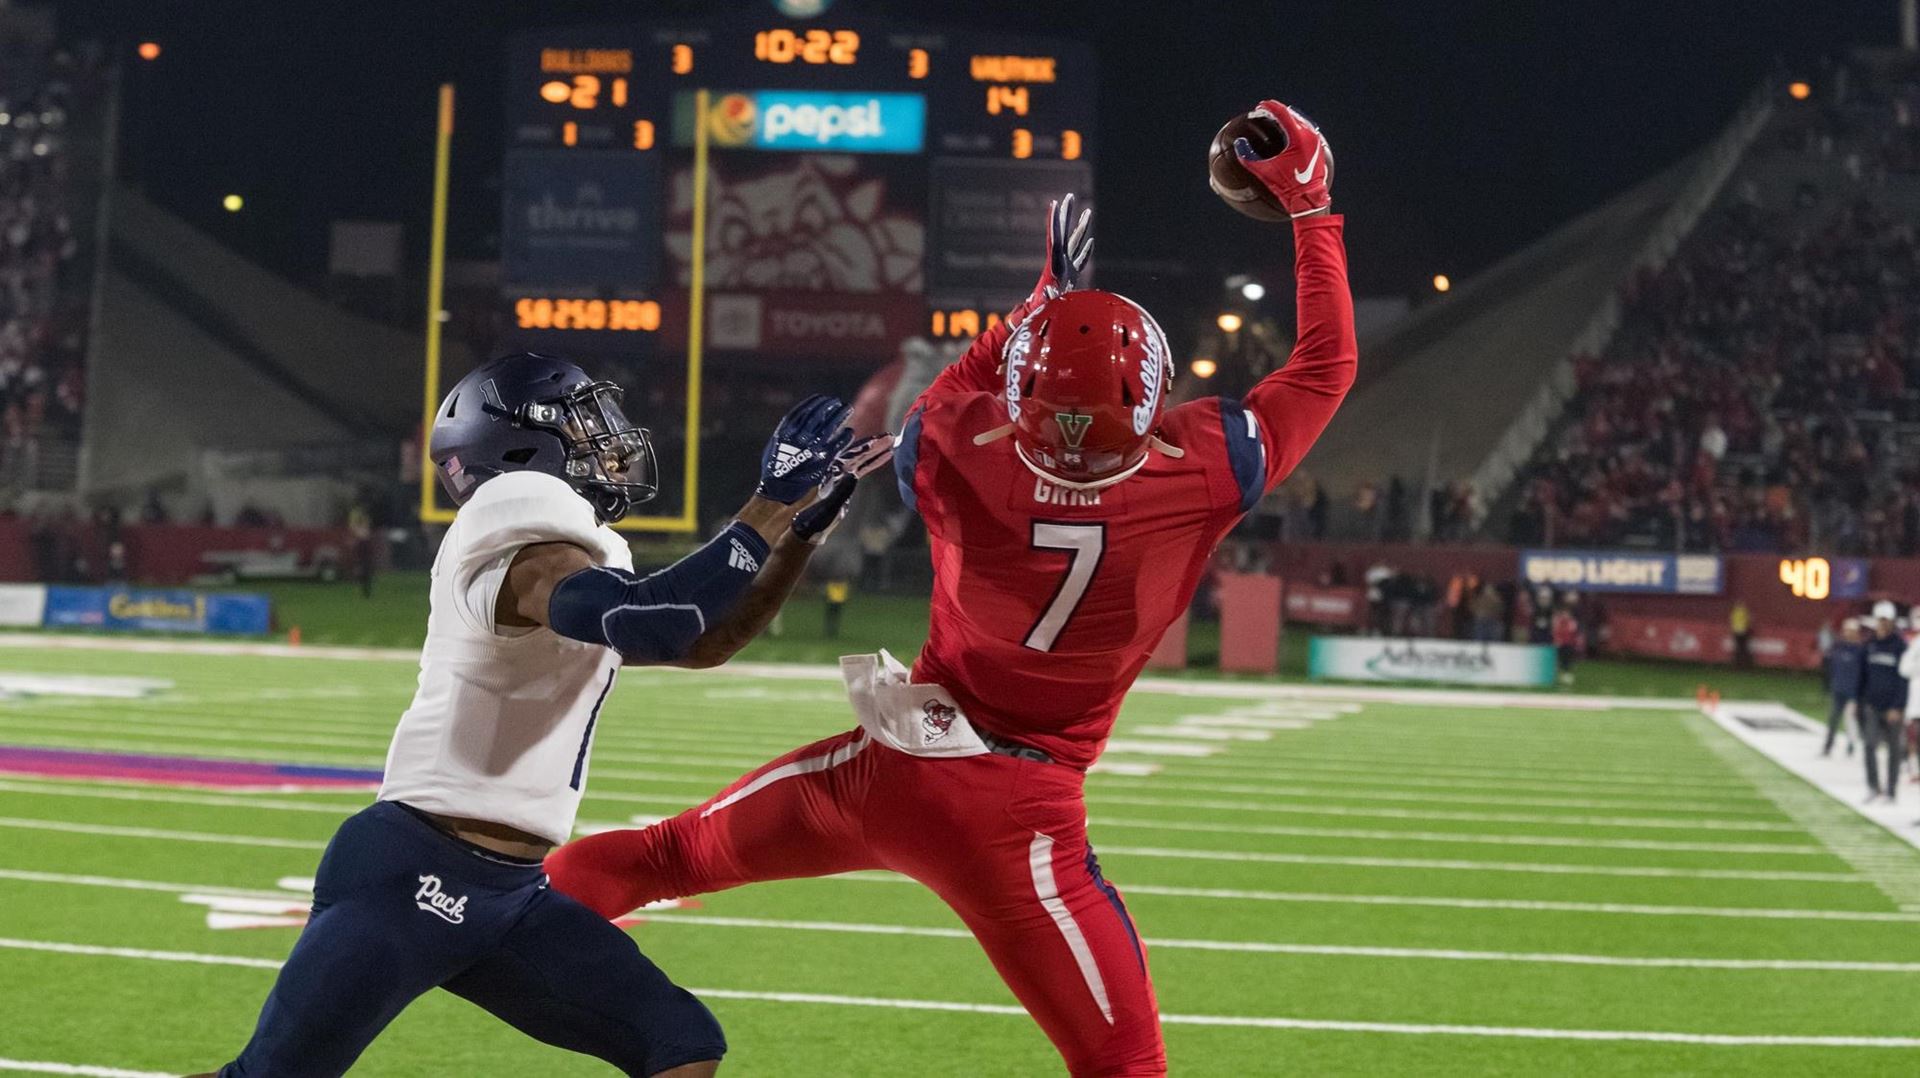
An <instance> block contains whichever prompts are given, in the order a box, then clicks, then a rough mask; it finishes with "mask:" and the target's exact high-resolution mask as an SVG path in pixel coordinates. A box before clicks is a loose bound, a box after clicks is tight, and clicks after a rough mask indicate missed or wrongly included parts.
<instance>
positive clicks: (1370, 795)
mask: <svg viewBox="0 0 1920 1078" xmlns="http://www.w3.org/2000/svg"><path fill="white" fill-rule="evenodd" d="M1160 788H1162V786H1152V784H1146V786H1135V788H1133V790H1160ZM1165 788H1173V784H1167V786H1165ZM1185 788H1188V790H1194V792H1204V790H1212V792H1219V794H1235V792H1242V794H1256V796H1267V797H1300V799H1308V801H1311V803H1315V805H1317V803H1319V801H1321V799H1323V797H1329V799H1350V801H1413V803H1419V805H1425V803H1436V805H1524V807H1542V809H1634V807H1642V805H1636V803H1634V801H1536V799H1523V797H1496V796H1492V794H1486V796H1476V797H1475V796H1467V797H1452V796H1444V794H1434V796H1430V797H1421V796H1415V794H1382V792H1379V790H1369V792H1365V794H1357V792H1354V790H1319V788H1309V786H1288V788H1284V790H1261V792H1256V790H1248V788H1246V786H1204V784H1198V786H1185ZM1087 799H1089V801H1110V803H1114V805H1169V807H1185V809H1225V811H1229V813H1294V811H1300V809H1298V807H1296V805H1286V803H1277V801H1254V799H1238V801H1221V799H1213V797H1131V796H1121V794H1110V792H1106V788H1100V786H1096V788H1094V790H1091V792H1089V794H1087ZM1644 807H1645V809H1649V811H1670V813H1692V811H1699V813H1718V815H1736V817H1741V815H1745V817H1755V815H1764V817H1778V815H1780V813H1776V811H1763V813H1753V811H1741V809H1682V807H1678V803H1674V801H1668V803H1665V805H1644ZM1674 821H1676V822H1674V826H1701V828H1707V830H1791V832H1799V828H1797V826H1791V824H1778V822H1774V821H1718V819H1703V821H1699V822H1693V821H1684V819H1680V817H1674Z"/></svg>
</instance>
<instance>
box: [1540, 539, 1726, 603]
mask: <svg viewBox="0 0 1920 1078" xmlns="http://www.w3.org/2000/svg"><path fill="white" fill-rule="evenodd" d="M1520 579H1522V580H1524V581H1526V582H1527V583H1529V584H1545V585H1548V586H1549V587H1553V588H1556V589H1559V590H1562V591H1569V590H1570V591H1633V592H1642V593H1647V594H1654V595H1718V594H1720V591H1721V588H1722V587H1723V586H1724V585H1725V581H1726V569H1725V566H1724V565H1723V563H1722V562H1721V560H1720V558H1719V557H1717V556H1716V555H1712V554H1639V553H1627V552H1622V551H1617V550H1523V551H1521V552H1520Z"/></svg>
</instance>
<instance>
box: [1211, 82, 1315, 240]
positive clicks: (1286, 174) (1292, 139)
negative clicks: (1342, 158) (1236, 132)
mask: <svg viewBox="0 0 1920 1078" xmlns="http://www.w3.org/2000/svg"><path fill="white" fill-rule="evenodd" d="M1247 115H1249V116H1251V117H1255V118H1259V119H1265V120H1271V121H1272V122H1274V123H1275V124H1277V125H1279V127H1280V130H1281V132H1282V133H1283V134H1285V135H1286V136H1287V148H1286V149H1284V150H1281V151H1280V152H1279V153H1277V154H1274V155H1273V156H1272V157H1261V156H1260V154H1259V153H1258V152H1256V151H1255V150H1254V148H1253V144H1252V143H1250V142H1248V141H1247V140H1246V139H1244V138H1237V139H1234V140H1233V152H1234V155H1235V156H1236V157H1238V158H1239V159H1240V164H1241V165H1242V166H1243V167H1245V168H1246V170H1247V171H1248V172H1250V173H1252V174H1253V177H1254V178H1255V179H1257V180H1259V181H1260V182H1261V183H1262V184H1263V185H1265V186H1266V189H1267V190H1268V191H1271V192H1273V197H1274V198H1276V199H1279V200H1280V204H1281V205H1282V206H1284V207H1286V210H1287V212H1288V213H1289V214H1291V215H1293V216H1294V217H1305V216H1306V215H1307V214H1310V213H1318V212H1320V211H1321V210H1324V209H1326V208H1327V207H1329V206H1331V205H1332V204H1333V192H1332V187H1333V147H1331V146H1329V145H1327V139H1326V136H1324V135H1322V134H1321V133H1320V129H1319V128H1318V127H1315V126H1314V124H1313V121H1312V120H1309V119H1307V118H1306V117H1305V116H1302V115H1300V114H1299V113H1298V112H1295V111H1294V110H1293V109H1292V108H1290V107H1289V106H1286V105H1283V104H1281V103H1280V102H1278V101H1262V102H1260V107H1258V108H1256V109H1254V110H1253V111H1252V112H1250V113H1248V114H1247Z"/></svg>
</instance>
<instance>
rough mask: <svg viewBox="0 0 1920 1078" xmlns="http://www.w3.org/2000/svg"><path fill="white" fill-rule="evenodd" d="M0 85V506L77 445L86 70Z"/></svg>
mask: <svg viewBox="0 0 1920 1078" xmlns="http://www.w3.org/2000/svg"><path fill="white" fill-rule="evenodd" d="M39 59H40V60H41V63H40V64H38V65H36V66H38V67H39V68H40V69H41V70H42V72H43V74H42V75H41V76H40V77H38V78H32V79H25V80H14V81H11V82H0V501H5V502H8V503H10V502H11V501H12V500H13V497H12V496H14V495H17V493H18V492H19V491H20V490H22V489H24V488H26V487H28V486H30V485H32V484H33V483H34V482H35V478H36V476H37V474H38V471H39V469H38V467H37V464H38V461H39V457H40V454H41V451H42V448H43V446H44V445H45V444H47V443H48V442H49V441H52V440H56V439H57V440H58V441H60V442H61V443H63V444H68V445H71V444H73V443H74V442H76V441H77V439H78V437H79V427H80V414H81V404H82V394H83V392H84V388H85V376H84V370H83V367H82V361H83V359H84V357H85V353H86V334H87V311H88V296H89V294H90V291H91V287H92V284H91V282H90V281H88V280H85V279H83V277H84V274H83V272H82V269H81V267H82V265H83V263H84V259H83V258H82V257H81V256H82V251H81V244H80V243H79V240H78V238H77V235H76V229H75V227H74V217H75V212H76V210H75V206H74V205H73V201H74V194H75V185H74V184H73V183H72V170H73V167H74V161H73V155H72V153H71V149H72V147H71V140H70V137H69V136H70V123H71V120H72V117H73V110H74V105H75V101H76V95H78V94H81V93H84V92H86V90H85V87H86V85H87V84H88V83H90V82H91V81H92V80H93V79H94V77H95V76H94V74H93V65H92V63H91V62H89V61H80V60H76V59H74V58H73V57H71V56H68V55H65V54H59V55H47V56H43V57H40V58H39Z"/></svg>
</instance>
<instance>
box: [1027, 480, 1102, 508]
mask: <svg viewBox="0 0 1920 1078" xmlns="http://www.w3.org/2000/svg"><path fill="white" fill-rule="evenodd" d="M1104 493H1106V492H1105V491H1104V490H1074V489H1072V488H1070V487H1057V486H1054V485H1053V484H1052V483H1049V482H1047V481H1046V480H1044V479H1041V478H1038V477H1035V479H1034V481H1033V500H1034V502H1035V503H1036V504H1038V505H1065V506H1088V505H1099V504H1100V495H1102V494H1104Z"/></svg>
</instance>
